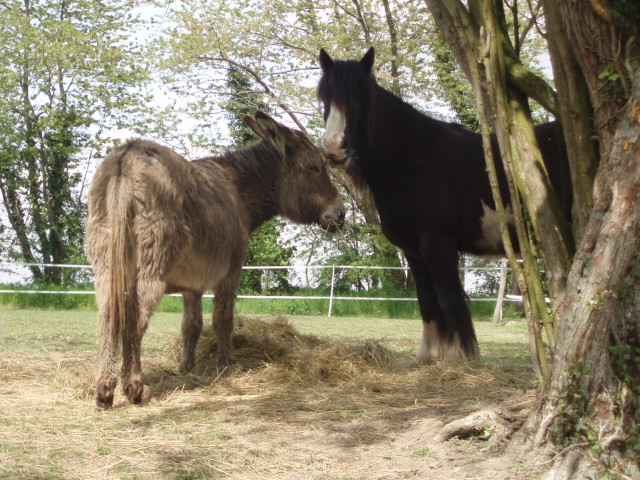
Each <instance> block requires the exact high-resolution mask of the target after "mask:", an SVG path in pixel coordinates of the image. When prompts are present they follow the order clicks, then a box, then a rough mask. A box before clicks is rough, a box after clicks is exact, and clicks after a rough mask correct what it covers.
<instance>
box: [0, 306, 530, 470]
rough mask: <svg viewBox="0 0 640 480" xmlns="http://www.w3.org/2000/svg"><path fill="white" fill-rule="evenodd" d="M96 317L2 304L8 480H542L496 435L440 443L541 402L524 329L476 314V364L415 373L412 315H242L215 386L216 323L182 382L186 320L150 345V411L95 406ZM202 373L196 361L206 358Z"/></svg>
mask: <svg viewBox="0 0 640 480" xmlns="http://www.w3.org/2000/svg"><path fill="white" fill-rule="evenodd" d="M96 316H97V315H96V313H95V312H90V311H50V310H22V309H12V308H0V478H2V479H5V478H6V479H9V478H11V479H16V478H28V479H52V480H53V479H147V478H154V479H158V478H160V479H185V480H186V479H215V478H225V479H226V478H229V479H317V480H321V479H323V480H324V479H326V480H329V479H345V480H346V479H354V480H355V479H374V478H375V479H405V478H429V479H450V478H460V479H473V478H478V479H479V478H487V479H489V478H490V479H507V478H509V479H515V478H538V477H539V475H540V465H525V464H523V463H521V462H520V461H519V460H518V458H519V457H518V454H517V452H510V451H509V449H507V448H506V446H507V443H506V442H507V439H508V434H506V435H503V436H501V437H500V438H498V437H497V435H494V432H492V431H491V429H487V431H484V432H482V431H479V432H476V434H473V435H470V436H466V437H465V438H458V437H455V438H452V439H450V440H446V441H442V440H439V439H438V434H439V432H441V430H442V427H443V426H444V425H445V424H447V423H449V422H451V421H453V420H457V419H460V418H462V417H465V416H467V415H469V414H471V413H473V412H476V411H478V410H484V409H490V410H493V411H494V412H496V413H497V414H498V415H499V416H500V417H501V418H502V420H503V421H504V423H505V425H506V426H507V427H508V430H513V429H514V428H517V427H518V426H519V425H520V424H521V422H522V420H523V419H524V416H525V414H526V412H527V409H528V408H529V407H530V406H531V404H532V402H533V400H534V396H535V393H536V390H535V385H534V382H533V379H532V375H531V370H530V368H529V355H528V344H527V333H526V331H527V328H526V323H525V322H524V321H523V320H519V321H513V322H509V323H508V324H507V325H504V326H500V327H494V326H493V325H491V323H490V322H489V321H483V320H476V321H475V327H476V331H477V334H478V340H479V344H480V349H481V352H482V355H483V362H482V363H481V364H477V365H462V364H460V365H454V364H435V365H429V366H423V367H419V368H409V367H407V364H408V363H409V361H410V359H411V357H412V355H415V353H416V352H417V351H418V348H419V346H420V345H419V342H420V337H421V336H420V333H421V329H422V325H421V323H422V322H421V321H420V320H419V319H374V318H345V317H340V318H336V317H333V318H327V317H310V316H289V317H287V318H286V319H285V318H283V317H277V316H263V317H260V318H255V317H253V316H250V317H245V318H242V317H241V318H240V319H239V321H238V324H239V327H238V328H237V329H236V334H235V337H234V343H235V348H236V354H237V358H238V366H237V368H236V369H235V370H234V371H233V372H232V373H231V374H230V375H228V376H226V377H223V378H219V377H218V376H217V375H216V373H215V372H216V371H215V352H212V351H210V348H211V344H212V340H211V330H210V327H209V328H208V329H207V328H205V331H204V332H203V338H202V340H201V344H202V348H199V350H198V355H199V357H198V359H199V360H201V359H203V358H204V359H205V360H206V359H207V358H209V359H210V360H209V361H208V362H206V363H207V365H208V367H206V366H205V368H203V369H200V370H196V371H195V372H194V373H192V374H184V375H180V374H178V373H177V362H178V358H179V351H178V346H177V345H178V344H179V330H180V321H181V315H180V314H178V313H156V314H155V315H154V317H153V319H152V321H151V324H150V327H149V330H148V332H147V334H146V336H145V338H144V342H143V351H142V361H143V369H144V372H145V378H146V381H147V382H148V383H149V384H150V385H151V387H152V388H153V389H154V392H155V395H156V398H157V402H154V403H153V404H151V405H149V406H146V407H143V408H140V407H136V406H132V405H130V404H129V403H128V402H127V401H126V398H125V397H124V395H123V394H122V392H121V390H120V387H121V385H119V386H118V390H117V393H116V397H115V399H114V407H113V408H112V409H111V410H106V411H102V410H99V409H97V408H96V407H95V402H94V398H93V395H94V392H93V382H94V377H95V374H96V372H97V359H96V358H97V347H98V340H97V321H96ZM200 363H202V362H200Z"/></svg>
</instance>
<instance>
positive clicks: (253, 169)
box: [196, 140, 283, 181]
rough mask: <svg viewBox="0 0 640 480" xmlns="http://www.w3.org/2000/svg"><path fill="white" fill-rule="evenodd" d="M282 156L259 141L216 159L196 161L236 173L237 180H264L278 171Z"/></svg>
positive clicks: (270, 146)
mask: <svg viewBox="0 0 640 480" xmlns="http://www.w3.org/2000/svg"><path fill="white" fill-rule="evenodd" d="M282 160H283V159H282V155H281V154H280V153H279V152H278V151H277V150H276V149H275V148H274V147H273V146H272V145H271V144H270V143H269V142H266V141H264V140H259V141H257V142H256V143H254V144H252V145H249V146H248V147H244V148H241V149H239V150H234V151H230V152H226V153H225V154H223V155H221V156H218V157H205V158H201V159H199V160H196V161H203V162H207V161H208V162H215V163H218V164H220V165H223V166H225V167H227V168H229V169H230V170H233V171H235V172H236V175H237V176H238V178H251V179H253V180H255V179H259V180H262V181H264V180H266V179H269V178H273V177H274V175H275V174H277V173H278V172H279V171H280V165H281V163H282Z"/></svg>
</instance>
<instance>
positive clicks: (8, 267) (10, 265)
mask: <svg viewBox="0 0 640 480" xmlns="http://www.w3.org/2000/svg"><path fill="white" fill-rule="evenodd" d="M32 267H37V268H61V269H77V270H86V271H87V272H88V274H89V275H88V279H89V281H92V279H91V278H90V275H91V273H92V271H93V268H92V267H91V265H72V264H47V263H17V262H0V272H2V273H3V274H4V275H5V276H7V275H8V274H10V273H11V272H13V273H14V274H15V269H22V270H23V272H22V273H17V275H23V276H24V275H28V272H24V270H27V269H29V268H32ZM242 268H243V270H261V271H269V270H291V271H303V272H309V271H310V270H331V277H330V278H331V280H330V285H329V287H330V289H329V295H238V297H237V298H241V299H263V300H270V299H272V300H328V301H329V307H328V312H327V316H329V317H330V316H331V315H332V313H333V304H334V302H335V301H356V302H357V301H369V302H416V301H417V300H418V299H417V298H416V297H368V296H341V295H336V294H335V293H334V290H335V285H336V278H337V277H336V272H337V271H340V270H366V271H375V270H402V271H404V272H405V274H408V272H409V268H408V267H380V266H359V265H288V266H286V265H270V266H244V267H242ZM507 268H508V267H507V262H505V261H503V262H502V263H501V266H500V267H466V266H465V267H462V268H460V270H461V272H467V271H481V270H492V271H496V272H500V273H501V278H506V269H507ZM12 269H13V270H12ZM502 282H503V280H502V279H501V283H502ZM503 292H504V288H502V287H501V294H500V296H499V297H495V298H485V297H483V298H470V301H472V302H497V303H501V302H502V301H514V302H518V301H521V300H522V298H521V297H519V296H514V295H505V294H504V293H503ZM2 293H5V294H41V295H95V290H71V289H69V290H39V289H27V288H11V289H0V294H2ZM167 296H172V297H179V296H181V295H180V294H179V293H174V294H168V295H167ZM203 297H205V298H213V297H214V295H213V293H210V294H205V295H203Z"/></svg>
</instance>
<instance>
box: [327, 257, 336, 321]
mask: <svg viewBox="0 0 640 480" xmlns="http://www.w3.org/2000/svg"><path fill="white" fill-rule="evenodd" d="M335 279H336V266H335V265H332V266H331V292H330V293H329V313H328V314H327V317H330V316H331V312H332V311H333V286H334V284H335Z"/></svg>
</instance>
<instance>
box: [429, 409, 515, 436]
mask: <svg viewBox="0 0 640 480" xmlns="http://www.w3.org/2000/svg"><path fill="white" fill-rule="evenodd" d="M509 430H510V429H509V427H508V425H507V423H506V422H505V421H504V420H503V419H502V418H501V417H500V416H499V415H498V414H497V413H495V412H494V411H492V410H480V411H478V412H475V413H472V414H471V415H468V416H466V417H464V418H461V419H459V420H454V421H453V422H451V423H448V424H447V425H445V426H444V427H443V428H442V430H440V432H439V433H438V434H437V435H436V440H437V441H439V442H446V441H447V440H451V439H452V438H454V437H458V438H470V437H476V438H478V439H482V440H487V441H488V442H489V443H492V444H497V443H500V442H502V441H504V440H506V439H507V436H508V434H509Z"/></svg>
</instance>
